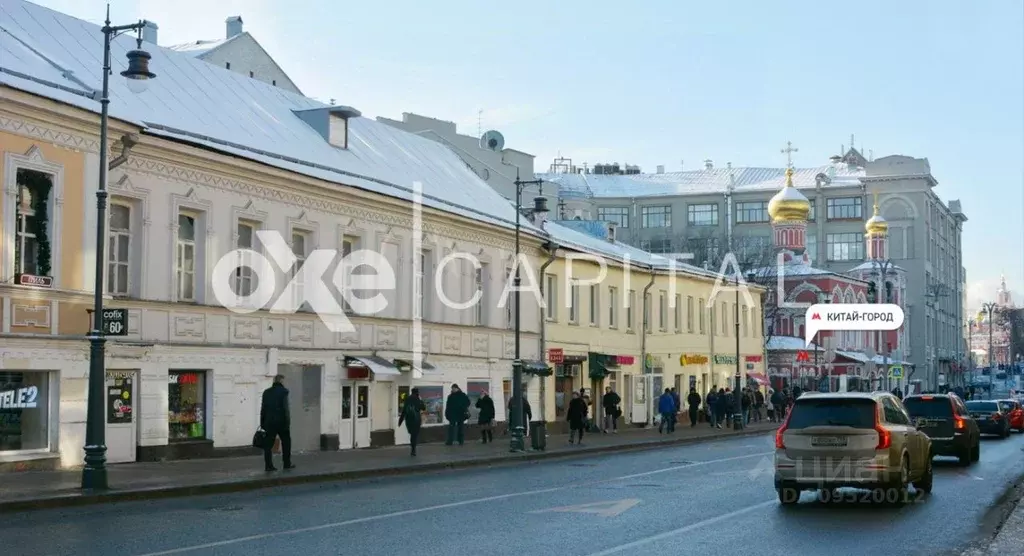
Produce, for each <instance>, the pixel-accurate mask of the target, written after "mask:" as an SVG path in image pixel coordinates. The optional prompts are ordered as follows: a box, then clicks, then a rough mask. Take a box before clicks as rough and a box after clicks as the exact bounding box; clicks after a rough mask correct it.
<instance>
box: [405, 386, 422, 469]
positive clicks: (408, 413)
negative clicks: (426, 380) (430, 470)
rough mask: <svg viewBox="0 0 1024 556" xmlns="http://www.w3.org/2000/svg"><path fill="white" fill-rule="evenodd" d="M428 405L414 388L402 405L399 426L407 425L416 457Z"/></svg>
mask: <svg viewBox="0 0 1024 556" xmlns="http://www.w3.org/2000/svg"><path fill="white" fill-rule="evenodd" d="M426 410H427V405H426V404H424V403H423V400H421V399H420V389H419V388H413V389H412V391H411V392H409V395H408V396H406V398H405V403H404V404H402V414H401V415H399V417H398V426H402V423H405V430H406V431H408V432H409V446H411V447H412V455H413V456H415V455H416V444H417V442H418V441H419V438H420V428H421V427H422V426H423V412H424V411H426Z"/></svg>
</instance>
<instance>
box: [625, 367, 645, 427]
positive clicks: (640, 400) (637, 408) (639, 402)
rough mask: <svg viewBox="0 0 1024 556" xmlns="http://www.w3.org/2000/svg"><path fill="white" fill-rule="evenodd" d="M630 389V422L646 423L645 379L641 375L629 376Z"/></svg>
mask: <svg viewBox="0 0 1024 556" xmlns="http://www.w3.org/2000/svg"><path fill="white" fill-rule="evenodd" d="M630 378H632V379H633V380H632V382H633V384H632V387H631V388H630V407H629V411H630V422H632V423H634V424H636V423H646V422H647V384H648V381H647V377H645V376H643V375H630Z"/></svg>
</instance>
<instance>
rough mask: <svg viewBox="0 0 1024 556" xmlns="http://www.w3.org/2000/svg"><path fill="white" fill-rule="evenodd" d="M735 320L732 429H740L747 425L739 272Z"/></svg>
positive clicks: (737, 275) (737, 274)
mask: <svg viewBox="0 0 1024 556" xmlns="http://www.w3.org/2000/svg"><path fill="white" fill-rule="evenodd" d="M735 313H736V314H735V315H734V319H735V320H736V387H735V389H734V395H735V397H736V402H735V403H736V409H737V414H738V415H739V417H737V418H734V419H733V430H741V429H743V428H744V427H746V426H747V422H746V419H744V415H743V372H742V371H741V369H740V359H741V357H740V274H739V272H738V271H737V273H736V305H735Z"/></svg>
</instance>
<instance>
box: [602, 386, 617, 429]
mask: <svg viewBox="0 0 1024 556" xmlns="http://www.w3.org/2000/svg"><path fill="white" fill-rule="evenodd" d="M620 403H622V398H620V397H619V395H618V394H617V393H616V392H615V391H614V390H612V387H611V386H608V387H606V388H605V389H604V398H603V399H602V400H601V405H602V406H604V432H605V433H607V432H608V431H614V432H618V431H619V423H618V421H619V404H620Z"/></svg>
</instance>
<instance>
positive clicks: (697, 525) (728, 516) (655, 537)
mask: <svg viewBox="0 0 1024 556" xmlns="http://www.w3.org/2000/svg"><path fill="white" fill-rule="evenodd" d="M772 504H778V501H776V500H769V501H767V502H761V503H760V504H755V505H753V506H747V507H746V508H743V509H742V510H736V511H735V512H729V513H727V514H722V515H720V516H717V517H713V518H711V519H705V520H704V521H698V522H697V523H691V524H689V525H687V526H686V527H680V528H678V529H673V530H671V531H665V532H664V533H658V534H657V535H653V536H650V537H647V538H643V539H639V540H635V541H633V542H630V543H626V544H622V545H619V546H616V547H613V548H609V549H607V550H602V551H601V552H594V553H593V554H591V555H590V556H607V555H608V554H617V553H619V552H623V551H625V550H630V549H633V548H638V547H641V546H643V545H645V544H649V543H652V542H655V541H660V540H662V539H667V538H670V537H674V536H676V535H681V534H683V533H688V532H690V531H693V530H695V529H700V528H701V527H706V526H708V525H713V524H715V523H718V522H720V521H725V520H727V519H732V518H734V517H736V516H739V515H743V514H746V513H750V512H752V511H754V510H760V509H761V508H766V507H768V506H770V505H772Z"/></svg>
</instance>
